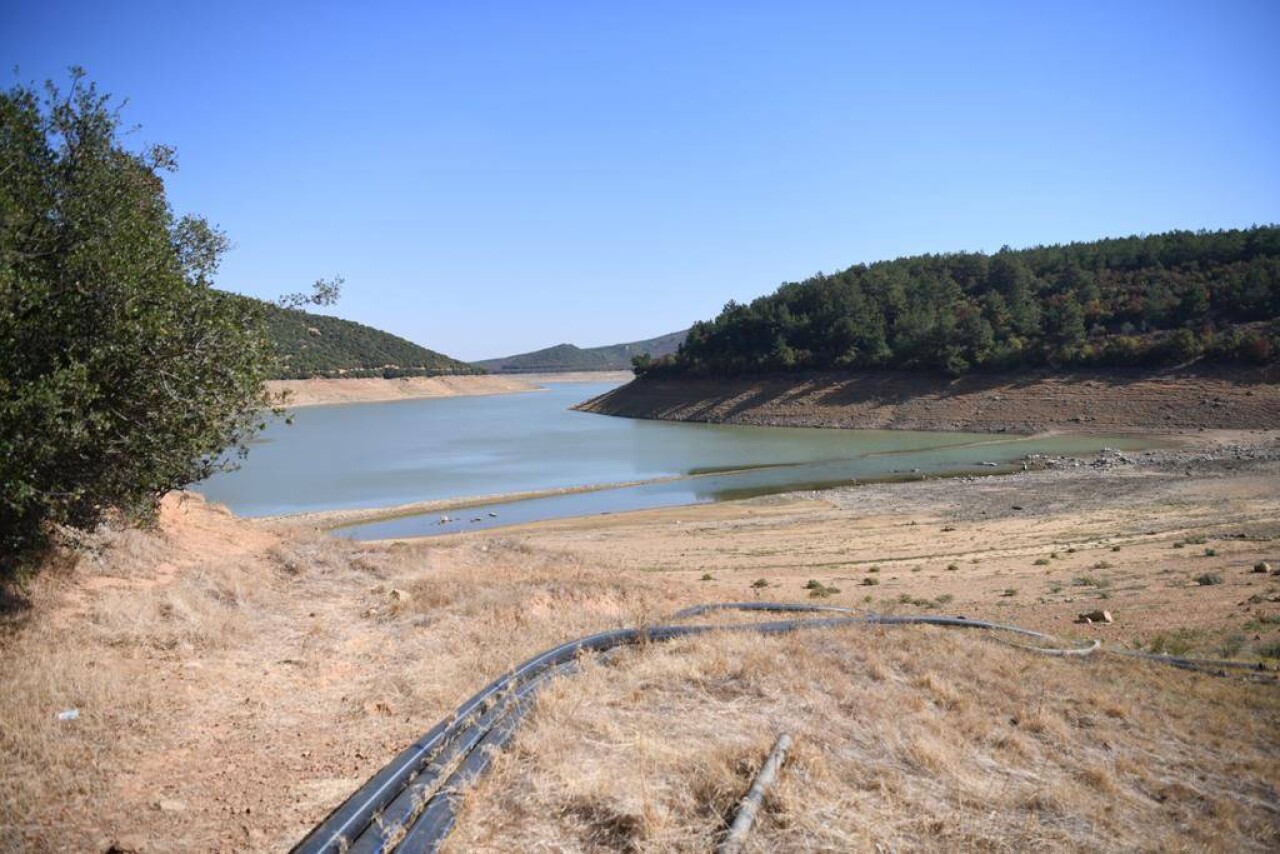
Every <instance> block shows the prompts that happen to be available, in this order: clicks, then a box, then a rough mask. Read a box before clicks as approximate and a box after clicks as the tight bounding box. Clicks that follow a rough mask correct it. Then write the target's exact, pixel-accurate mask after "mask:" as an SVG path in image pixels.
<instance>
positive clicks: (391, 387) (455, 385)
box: [267, 371, 632, 408]
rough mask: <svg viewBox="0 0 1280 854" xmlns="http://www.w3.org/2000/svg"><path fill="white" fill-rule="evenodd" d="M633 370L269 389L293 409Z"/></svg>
mask: <svg viewBox="0 0 1280 854" xmlns="http://www.w3.org/2000/svg"><path fill="white" fill-rule="evenodd" d="M631 378H632V375H631V372H630V371H594V372H593V371H577V372H571V373H561V374H483V375H477V376H456V377H454V376H441V377H399V378H397V379H379V378H377V377H358V378H357V377H352V378H319V379H310V380H272V381H271V382H268V383H267V390H268V391H271V392H273V393H278V392H288V394H289V403H288V406H289V407H290V408H297V407H300V406H322V405H327V404H334V403H385V402H387V401H391V400H414V399H417V398H423V397H460V396H472V395H484V394H520V393H521V392H527V391H538V390H540V389H541V388H543V387H544V386H545V385H546V384H547V383H596V382H615V383H623V382H626V381H628V380H630V379H631Z"/></svg>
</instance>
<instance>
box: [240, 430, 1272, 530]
mask: <svg viewBox="0 0 1280 854" xmlns="http://www.w3.org/2000/svg"><path fill="white" fill-rule="evenodd" d="M1067 432H1068V431H1061V430H1054V431H1045V432H1043V433H1037V434H1030V435H1020V436H1008V437H1007V438H1005V437H1003V436H1002V437H1000V438H996V437H994V436H993V437H992V439H991V440H990V441H989V442H981V441H979V442H965V443H960V444H957V445H956V446H954V447H960V448H965V447H977V446H982V445H985V444H991V443H1001V442H1005V441H1009V442H1033V441H1035V440H1037V439H1043V438H1050V437H1053V436H1056V435H1063V434H1064V433H1067ZM1145 435H1147V436H1149V438H1150V439H1151V440H1152V442H1151V444H1150V445H1148V446H1146V447H1144V448H1142V449H1140V450H1131V451H1127V452H1115V451H1112V450H1111V449H1102V450H1099V451H1097V452H1092V453H1088V452H1086V453H1082V454H1049V455H1044V454H1033V455H1029V456H1028V459H1027V460H1025V461H1023V462H1022V464H1021V466H1022V467H1021V468H1019V463H1018V462H1017V461H1008V462H1006V463H1002V464H1000V465H998V466H997V467H993V468H990V469H989V470H988V469H985V468H984V469H983V470H981V471H975V470H974V468H975V466H973V465H960V466H957V467H956V468H955V469H954V470H947V471H941V472H931V473H928V474H914V473H908V472H905V471H902V472H898V471H895V472H892V473H886V474H880V475H872V476H868V477H863V478H857V479H854V480H850V481H849V482H847V483H833V484H831V485H829V486H822V487H817V488H813V487H805V486H803V485H801V484H797V485H795V486H794V487H793V488H787V489H781V490H777V491H773V490H768V491H764V492H759V493H756V494H750V495H744V496H743V497H734V498H726V499H721V500H716V501H710V502H702V503H693V504H681V505H675V506H673V507H652V508H641V509H637V510H620V511H616V512H611V513H610V514H609V515H612V516H622V515H626V514H631V513H647V512H658V511H662V510H664V509H665V510H681V509H685V510H691V509H694V508H699V507H706V506H711V505H733V504H741V503H743V502H747V501H754V500H759V499H764V500H769V499H782V498H785V497H787V496H794V495H801V494H804V495H815V496H821V495H823V494H826V493H833V494H834V493H836V492H839V491H841V490H849V489H864V488H869V487H877V486H886V485H891V484H908V483H917V482H925V481H947V480H959V481H964V480H968V479H975V478H976V479H988V478H1001V477H1008V476H1012V475H1018V474H1026V473H1029V472H1041V471H1046V470H1048V471H1053V470H1061V469H1064V468H1071V467H1072V466H1075V467H1079V466H1080V465H1082V464H1083V463H1082V462H1081V461H1084V460H1089V461H1093V464H1095V465H1097V464H1101V465H1104V466H1110V465H1112V464H1123V465H1131V464H1133V463H1134V462H1135V459H1136V460H1137V461H1138V464H1139V465H1144V466H1152V465H1156V466H1177V465H1181V464H1182V463H1181V461H1182V460H1183V459H1184V458H1191V457H1195V458H1204V457H1210V458H1212V457H1213V456H1214V455H1215V454H1216V453H1224V451H1223V450H1222V449H1223V448H1228V447H1230V448H1244V449H1247V450H1257V449H1260V448H1263V447H1265V446H1270V445H1274V444H1276V443H1280V431H1237V430H1217V431H1211V432H1205V433H1198V432H1197V433H1177V434H1154V433H1150V434H1145ZM899 453H906V452H899V451H888V452H877V453H873V454H869V455H868V456H875V457H879V456H893V455H895V454H899ZM1032 457H1034V459H1032ZM1117 460H1118V461H1119V462H1117ZM1098 461H1101V462H1100V463H1099V462H1098ZM985 465H986V464H985V463H984V464H983V466H985ZM759 468H770V466H743V467H737V468H732V469H727V470H717V471H710V472H698V473H696V474H687V475H668V476H665V477H656V478H645V479H640V480H631V481H618V482H608V483H595V484H582V485H578V486H566V487H550V488H547V489H536V490H525V491H517V492H507V493H492V494H486V495H474V496H460V497H456V498H441V499H430V500H425V501H414V502H407V503H404V504H396V505H391V506H387V507H353V508H338V509H333V510H307V511H301V512H297V513H277V514H271V515H267V516H237V517H236V518H240V519H244V520H245V521H248V522H251V523H254V524H263V525H277V524H280V525H285V526H295V525H296V526H303V527H308V528H313V529H315V530H318V531H322V532H325V533H333V532H335V531H337V530H339V529H342V528H348V527H353V526H359V525H366V524H372V523H375V522H385V521H390V520H393V519H401V518H405V517H410V516H425V515H428V514H432V513H446V512H447V511H454V510H466V509H471V508H475V507H482V506H485V505H491V504H505V503H513V502H520V501H531V500H537V499H542V498H555V497H559V496H565V495H581V494H586V493H592V492H607V491H611V490H615V489H628V488H631V487H637V486H648V485H653V484H660V483H671V482H675V481H686V480H697V479H699V478H707V477H715V476H719V475H724V474H736V473H742V472H750V471H755V470H757V469H759ZM233 515H235V514H233ZM589 518H591V515H582V516H570V517H552V518H548V519H540V520H535V521H531V522H515V523H512V524H509V525H507V524H499V525H495V526H486V527H484V528H480V529H477V530H474V531H469V530H468V531H450V532H446V533H440V534H425V535H418V536H411V537H390V538H385V539H379V540H368V541H361V542H397V541H400V542H415V541H423V540H429V539H436V538H438V537H452V536H455V535H458V534H482V533H491V532H493V531H494V530H495V529H501V530H513V529H530V528H534V527H535V526H539V525H549V524H554V523H557V522H572V521H574V520H585V519H589Z"/></svg>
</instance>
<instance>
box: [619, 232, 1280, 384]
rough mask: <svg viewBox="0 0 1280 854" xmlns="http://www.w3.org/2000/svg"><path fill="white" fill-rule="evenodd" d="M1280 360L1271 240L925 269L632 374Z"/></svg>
mask: <svg viewBox="0 0 1280 854" xmlns="http://www.w3.org/2000/svg"><path fill="white" fill-rule="evenodd" d="M1278 354H1280V227H1276V226H1266V227H1255V228H1250V229H1243V230H1232V231H1215V232H1191V231H1175V232H1169V233H1167V234H1158V235H1153V236H1150V237H1127V238H1120V239H1112V240H1098V241H1095V242H1091V243H1072V244H1069V245H1065V246H1040V247H1036V248H1034V249H1022V250H1010V249H1008V248H1005V249H1002V250H1000V251H999V252H997V253H995V254H994V255H986V254H983V253H956V254H947V255H919V256H914V257H910V258H899V259H897V260H895V261H883V262H879V263H875V264H871V265H858V266H854V267H850V268H849V269H847V270H845V271H843V272H841V273H836V274H834V275H821V274H819V275H817V276H814V277H813V278H810V279H808V280H806V281H803V282H791V283H786V284H783V285H782V286H781V287H779V288H778V290H777V291H776V292H775V293H773V294H771V295H769V296H764V297H760V298H759V299H756V300H753V301H752V302H751V303H750V304H747V305H739V304H737V303H735V302H730V303H729V304H728V305H726V306H725V308H724V311H722V312H721V313H720V315H719V316H718V317H716V318H715V319H714V320H710V321H705V322H699V323H695V324H694V326H693V328H692V329H691V330H690V331H689V335H688V338H687V339H686V340H685V342H684V344H683V345H682V346H681V347H680V350H679V352H678V353H677V354H676V355H675V356H672V357H668V358H665V359H654V360H651V361H650V360H644V359H641V360H639V361H638V363H637V365H636V373H637V374H638V375H641V376H644V375H646V374H652V375H680V374H694V375H698V374H701V375H726V374H745V373H762V372H773V371H788V370H810V369H815V370H827V369H856V368H899V369H925V370H942V371H946V372H948V373H951V374H953V375H955V374H962V373H966V372H969V371H975V370H1014V369H1022V368H1029V367H1037V366H1044V365H1049V366H1054V367H1066V366H1085V365H1095V366H1120V365H1160V364H1181V363H1184V362H1187V361H1190V360H1192V359H1196V358H1203V359H1208V360H1214V361H1239V362H1253V363H1268V362H1274V361H1276V359H1277V356H1278Z"/></svg>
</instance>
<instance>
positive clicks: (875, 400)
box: [578, 365, 1280, 434]
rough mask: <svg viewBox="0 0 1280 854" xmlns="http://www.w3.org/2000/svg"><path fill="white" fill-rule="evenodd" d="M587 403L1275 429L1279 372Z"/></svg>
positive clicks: (835, 379)
mask: <svg viewBox="0 0 1280 854" xmlns="http://www.w3.org/2000/svg"><path fill="white" fill-rule="evenodd" d="M578 408H580V409H582V410H584V411H587V412H598V413H601V414H604V415H622V416H626V417H629V418H655V419H663V420H672V421H708V422H715V423H727V424H756V425H766V426H774V427H846V428H849V427H852V428H860V429H890V428H891V429H898V430H964V431H970V432H980V433H1002V432H1012V433H1039V432H1043V431H1046V430H1070V431H1072V432H1091V433H1110V434H1116V433H1126V432H1135V431H1137V432H1151V431H1162V432H1175V433H1176V432H1183V431H1188V430H1200V429H1207V430H1233V429H1262V430H1265V429H1274V428H1275V427H1276V425H1277V424H1280V376H1277V369H1276V368H1274V367H1272V368H1241V367H1227V366H1212V365H1207V366H1196V367H1192V368H1185V369H1181V370H1167V371H1161V370H1149V369H1146V370H1144V369H1136V368H1135V369H1128V370H1126V369H1108V370H1105V371H1103V370H1092V371H1086V370H1080V371H1074V372H1053V373H1048V372H1045V373H1040V374H1036V373H1025V372H1024V373H1018V374H1016V375H1006V374H971V375H967V376H964V377H960V378H958V379H952V378H948V377H944V376H936V375H929V374H921V373H910V372H890V371H882V372H875V371H858V372H852V373H814V374H781V375H770V376H760V377H740V378H729V379H725V378H721V377H715V378H679V379H645V380H641V381H637V382H634V383H630V384H628V385H626V386H623V387H622V388H619V389H615V390H613V391H611V392H608V393H607V394H604V395H601V396H600V397H598V398H596V399H595V400H592V401H588V402H586V403H584V404H582V405H580V406H579V407H578Z"/></svg>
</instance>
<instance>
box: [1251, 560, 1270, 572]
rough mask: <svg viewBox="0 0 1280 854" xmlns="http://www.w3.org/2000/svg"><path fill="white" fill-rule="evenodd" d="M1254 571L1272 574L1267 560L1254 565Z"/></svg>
mask: <svg viewBox="0 0 1280 854" xmlns="http://www.w3.org/2000/svg"><path fill="white" fill-rule="evenodd" d="M1253 571H1254V572H1270V571H1271V564H1269V563H1267V562H1266V561H1265V560H1260V561H1258V562H1257V563H1255V564H1254V565H1253Z"/></svg>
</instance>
